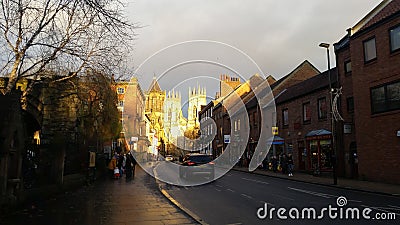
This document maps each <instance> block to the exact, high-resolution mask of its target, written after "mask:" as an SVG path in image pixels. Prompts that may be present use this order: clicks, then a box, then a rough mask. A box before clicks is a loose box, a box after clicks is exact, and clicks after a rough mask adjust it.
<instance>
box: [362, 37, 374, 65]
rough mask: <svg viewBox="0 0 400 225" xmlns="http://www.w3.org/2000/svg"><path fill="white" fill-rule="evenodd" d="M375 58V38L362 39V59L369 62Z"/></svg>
mask: <svg viewBox="0 0 400 225" xmlns="http://www.w3.org/2000/svg"><path fill="white" fill-rule="evenodd" d="M374 59H376V47H375V38H371V39H369V40H366V41H364V61H365V62H369V61H371V60H374Z"/></svg>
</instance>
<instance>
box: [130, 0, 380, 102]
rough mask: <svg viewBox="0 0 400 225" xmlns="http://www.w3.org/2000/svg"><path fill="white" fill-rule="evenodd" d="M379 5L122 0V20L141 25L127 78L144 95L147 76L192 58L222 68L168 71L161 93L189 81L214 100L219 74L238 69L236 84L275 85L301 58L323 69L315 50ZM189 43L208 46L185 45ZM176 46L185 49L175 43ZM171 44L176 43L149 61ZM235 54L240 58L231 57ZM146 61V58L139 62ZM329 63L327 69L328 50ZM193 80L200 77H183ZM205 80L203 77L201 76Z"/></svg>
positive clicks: (307, 0) (373, 1)
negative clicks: (259, 79) (264, 81)
mask: <svg viewBox="0 0 400 225" xmlns="http://www.w3.org/2000/svg"><path fill="white" fill-rule="evenodd" d="M380 2H381V0H335V1H333V0H303V1H299V0H246V1H244V0H135V1H132V0H129V3H128V7H127V9H126V10H127V16H128V19H129V20H131V21H132V22H134V23H136V24H138V25H140V26H142V28H140V29H137V39H136V41H135V43H134V51H133V52H132V53H131V55H130V58H131V63H132V65H131V66H133V67H134V68H135V69H136V74H134V75H135V76H138V78H139V82H140V83H141V86H142V89H144V90H147V89H148V87H149V85H150V82H151V80H152V78H153V77H154V76H155V77H157V78H160V77H159V76H160V74H163V73H164V72H165V71H166V70H168V68H171V67H173V66H174V65H178V64H179V63H182V62H185V61H191V60H197V59H199V60H203V62H205V61H207V62H210V61H213V62H217V64H218V63H220V64H221V65H223V66H222V67H221V65H217V66H216V65H215V64H212V63H211V64H210V63H208V64H207V65H208V66H206V65H205V63H203V64H202V65H199V63H188V64H185V65H180V66H178V67H176V68H174V69H171V70H170V71H168V72H167V73H166V74H167V75H168V76H165V77H164V78H165V79H164V81H163V82H161V83H160V85H161V87H162V88H163V89H164V88H165V89H170V88H173V87H175V88H176V89H178V88H177V87H178V86H179V84H180V83H181V82H182V81H185V80H190V82H188V85H187V86H196V85H200V86H206V87H207V94H208V95H209V97H210V98H212V97H213V96H214V94H215V93H214V92H215V91H216V90H215V87H216V83H217V80H218V77H219V73H228V74H230V75H233V74H232V70H229V69H227V68H231V69H232V68H233V69H234V71H238V70H240V69H238V68H244V67H246V68H245V69H243V70H242V72H240V73H243V74H241V75H242V77H241V78H242V79H246V78H248V77H250V76H251V75H253V74H254V73H261V74H262V75H264V76H268V75H272V76H274V77H275V78H276V79H279V78H281V77H283V76H285V75H286V74H288V73H290V72H291V71H292V70H293V69H295V68H296V67H297V66H298V65H299V64H300V63H302V62H303V61H304V60H309V61H310V62H311V63H312V64H313V65H314V66H315V67H316V68H318V69H319V70H320V71H325V70H326V69H327V60H326V50H325V49H322V48H320V47H318V45H319V43H321V42H327V43H331V44H333V43H336V42H338V41H339V40H340V39H341V38H342V37H343V36H345V35H346V29H348V28H350V27H352V26H354V25H355V24H356V23H357V22H358V21H359V20H361V19H362V18H363V17H364V16H366V15H367V14H368V13H369V12H370V11H371V10H372V9H373V8H374V7H375V6H377V5H378V4H379V3H380ZM192 40H210V41H211V42H207V43H206V44H204V42H194V43H193V42H190V41H192ZM182 42H185V43H184V44H178V43H182ZM175 44H178V45H176V46H174V47H170V48H167V50H163V51H161V53H157V54H156V55H155V56H153V57H151V56H152V55H153V54H154V53H156V52H158V51H160V50H162V49H164V48H166V47H168V46H171V45H175ZM215 49H218V50H215ZM227 49H229V50H227ZM207 54H208V56H205V55H207ZM235 54H238V55H241V56H238V57H236V56H232V55H235ZM148 57H151V58H150V59H149V60H147V61H145V60H146V59H147V58H148ZM157 57H158V58H157ZM330 57H331V62H332V66H334V65H335V62H334V54H333V47H331V54H330ZM155 58H157V59H155ZM173 59H174V60H173ZM242 62H243V64H246V65H242V64H241V63H242ZM252 63H253V65H250V64H252ZM194 64H196V65H194ZM205 66H206V67H208V68H207V69H206V68H205ZM217 67H218V68H217ZM258 68H259V69H260V71H257V69H258ZM252 69H253V70H252ZM178 70H180V71H178ZM249 71H250V72H249ZM179 74H186V75H182V76H181V75H179ZM196 76H197V77H201V78H200V79H198V80H195V79H190V77H196ZM206 76H208V78H204V77H206ZM211 83H213V84H214V85H211ZM182 87H183V86H182ZM184 88H186V89H187V87H184ZM183 90H184V89H182V90H181V91H183ZM183 92H184V91H183Z"/></svg>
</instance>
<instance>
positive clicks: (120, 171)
mask: <svg viewBox="0 0 400 225" xmlns="http://www.w3.org/2000/svg"><path fill="white" fill-rule="evenodd" d="M123 162H124V155H123V154H122V153H121V154H120V155H119V156H118V160H117V167H118V169H119V173H120V176H121V177H122V175H123V174H124V171H123V170H122V169H123V168H122V164H123Z"/></svg>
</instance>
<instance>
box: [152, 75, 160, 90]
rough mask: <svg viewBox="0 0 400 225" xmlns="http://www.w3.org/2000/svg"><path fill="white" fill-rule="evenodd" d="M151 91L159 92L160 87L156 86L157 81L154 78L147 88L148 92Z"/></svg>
mask: <svg viewBox="0 0 400 225" xmlns="http://www.w3.org/2000/svg"><path fill="white" fill-rule="evenodd" d="M151 91H161V88H160V85H159V84H158V82H157V79H156V78H155V77H153V81H152V82H151V84H150V86H149V92H151Z"/></svg>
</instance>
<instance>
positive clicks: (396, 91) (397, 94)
mask: <svg viewBox="0 0 400 225" xmlns="http://www.w3.org/2000/svg"><path fill="white" fill-rule="evenodd" d="M398 109H400V82H396V83H391V84H387V85H384V86H381V87H376V88H372V89H371V110H372V113H373V114H374V113H381V112H387V111H392V110H398Z"/></svg>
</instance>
